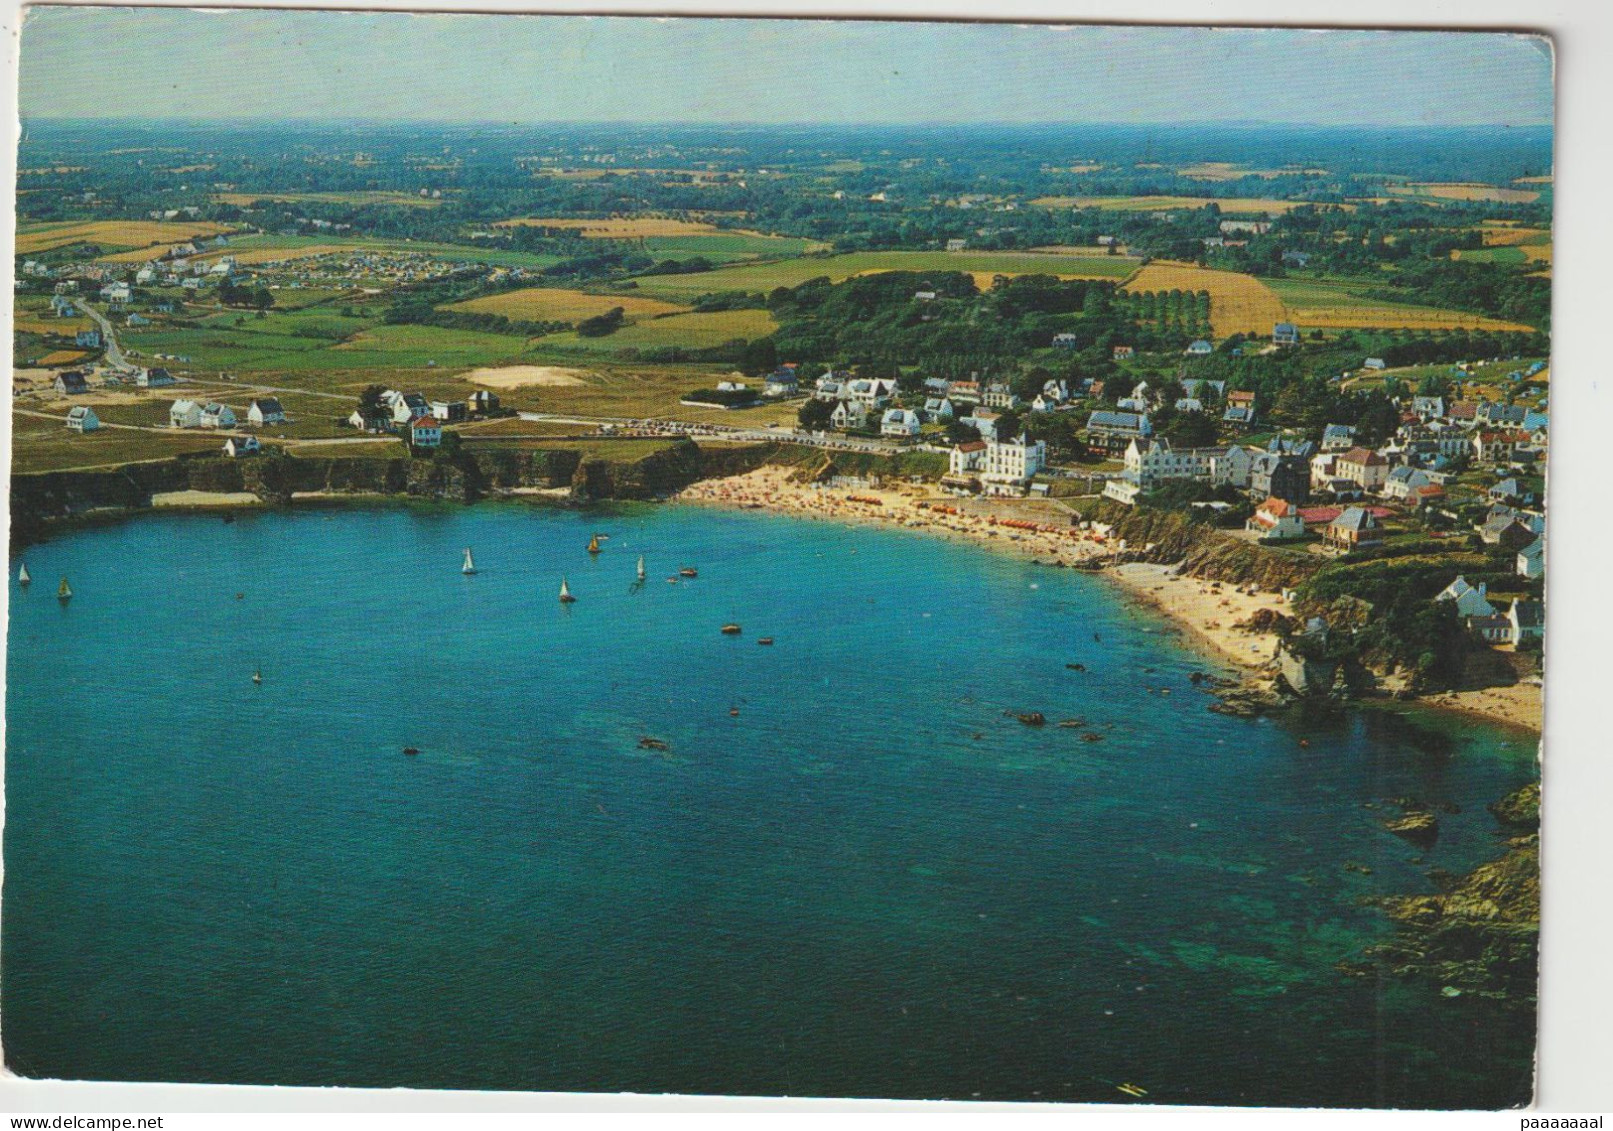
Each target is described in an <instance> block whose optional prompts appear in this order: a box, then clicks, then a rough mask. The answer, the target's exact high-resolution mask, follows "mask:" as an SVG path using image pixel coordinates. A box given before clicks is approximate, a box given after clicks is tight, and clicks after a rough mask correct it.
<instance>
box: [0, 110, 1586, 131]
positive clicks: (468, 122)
mask: <svg viewBox="0 0 1613 1131" xmlns="http://www.w3.org/2000/svg"><path fill="white" fill-rule="evenodd" d="M18 121H19V123H20V124H22V125H24V126H26V125H27V124H28V123H30V122H38V123H43V124H56V123H65V122H73V123H85V124H90V125H105V124H110V123H117V124H120V125H135V126H142V125H143V126H144V127H145V128H150V129H156V128H158V127H159V126H164V125H176V124H178V125H192V126H274V125H284V126H309V125H329V126H396V127H400V128H401V127H406V126H453V127H465V128H470V127H489V126H492V127H498V128H500V129H511V128H513V129H523V128H533V127H546V128H555V127H559V128H567V129H586V128H606V127H613V126H614V127H621V126H630V127H639V128H645V129H775V130H808V129H896V128H903V129H907V128H911V129H934V128H936V127H948V128H979V129H1072V128H1075V129H1166V130H1173V129H1174V130H1203V129H1249V130H1255V129H1302V130H1343V131H1364V130H1395V131H1402V132H1417V131H1426V130H1543V129H1553V128H1555V126H1556V120H1555V118H1553V119H1551V120H1548V121H1545V122H1422V123H1418V124H1415V125H1407V124H1405V123H1380V124H1374V123H1365V124H1362V123H1354V122H1352V123H1337V122H1283V121H1269V120H1262V119H1253V118H1240V119H1233V120H1228V121H1176V120H1171V121H1154V122H1124V121H1101V122H1100V121H1094V122H1080V121H1053V122H1047V121H1025V122H1015V121H1000V120H997V121H993V120H986V119H978V120H971V121H954V120H948V119H912V120H903V121H897V120H891V121H860V122H803V121H699V120H692V121H691V120H677V119H666V120H643V119H635V118H601V119H597V120H577V119H553V120H534V121H529V122H519V121H509V120H506V119H501V118H403V117H399V118H319V117H313V118H292V117H286V118H249V117H235V118H189V117H155V116H152V115H149V114H141V115H130V116H128V117H108V116H99V117H83V116H78V115H59V116H58V115H51V114H31V115H29V114H19V115H18Z"/></svg>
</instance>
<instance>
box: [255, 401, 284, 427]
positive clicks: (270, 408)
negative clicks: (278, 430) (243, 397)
mask: <svg viewBox="0 0 1613 1131" xmlns="http://www.w3.org/2000/svg"><path fill="white" fill-rule="evenodd" d="M246 422H247V423H248V424H250V425H252V427H254V428H262V427H263V426H264V425H265V424H284V423H285V422H286V410H285V409H283V408H281V407H280V401H279V399H278V398H276V397H263V398H261V399H259V400H255V401H253V402H252V403H251V404H250V405H248V406H247V409H246Z"/></svg>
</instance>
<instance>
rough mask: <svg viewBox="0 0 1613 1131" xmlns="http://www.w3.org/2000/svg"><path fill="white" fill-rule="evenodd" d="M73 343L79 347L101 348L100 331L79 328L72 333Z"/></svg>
mask: <svg viewBox="0 0 1613 1131" xmlns="http://www.w3.org/2000/svg"><path fill="white" fill-rule="evenodd" d="M73 344H74V345H75V346H78V347H79V348H80V349H90V350H95V349H100V348H101V331H99V330H80V331H79V332H78V333H77V334H74V335H73Z"/></svg>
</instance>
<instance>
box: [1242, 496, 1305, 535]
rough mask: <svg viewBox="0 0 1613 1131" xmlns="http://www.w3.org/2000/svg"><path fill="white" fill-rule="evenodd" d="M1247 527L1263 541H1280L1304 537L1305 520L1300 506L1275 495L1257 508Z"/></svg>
mask: <svg viewBox="0 0 1613 1131" xmlns="http://www.w3.org/2000/svg"><path fill="white" fill-rule="evenodd" d="M1246 528H1247V529H1248V530H1250V531H1252V532H1253V533H1254V534H1255V535H1257V536H1258V538H1259V540H1260V541H1262V542H1278V541H1281V540H1282V539H1285V538H1303V537H1304V536H1305V520H1304V519H1303V518H1301V517H1300V514H1299V508H1298V507H1297V506H1295V505H1294V504H1293V503H1291V502H1289V501H1288V500H1287V499H1279V498H1277V497H1276V496H1275V495H1273V496H1272V497H1271V498H1269V499H1267V500H1266V501H1265V502H1263V503H1261V504H1260V505H1259V506H1258V507H1256V508H1255V513H1254V514H1253V515H1252V516H1251V517H1250V519H1249V521H1248V523H1247V524H1246Z"/></svg>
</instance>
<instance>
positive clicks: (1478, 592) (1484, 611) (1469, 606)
mask: <svg viewBox="0 0 1613 1131" xmlns="http://www.w3.org/2000/svg"><path fill="white" fill-rule="evenodd" d="M1486 588H1487V586H1486V585H1485V583H1484V582H1482V581H1481V582H1479V583H1478V585H1476V586H1475V585H1469V584H1468V583H1467V579H1466V578H1464V577H1461V576H1458V577H1457V578H1456V580H1455V581H1453V582H1451V583H1450V584H1449V585H1447V586H1446V587H1445V588H1444V589H1442V590H1440V593H1439V595H1438V596H1437V597H1435V598H1434V600H1436V601H1455V602H1456V612H1457V615H1458V616H1464V617H1489V616H1494V615H1495V606H1494V605H1492V604H1490V602H1489V601H1488V600H1487V599H1486V598H1485V593H1484V591H1485V589H1486Z"/></svg>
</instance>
